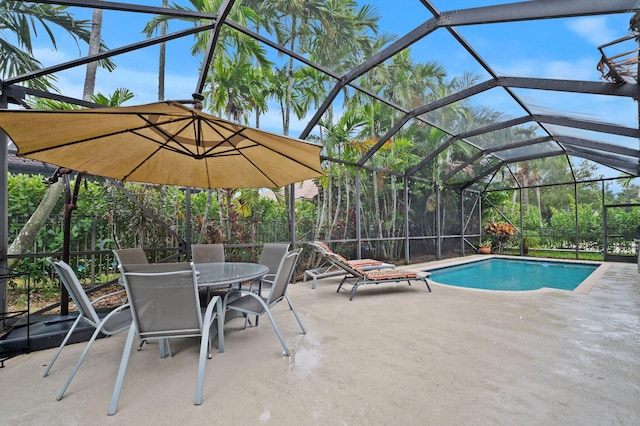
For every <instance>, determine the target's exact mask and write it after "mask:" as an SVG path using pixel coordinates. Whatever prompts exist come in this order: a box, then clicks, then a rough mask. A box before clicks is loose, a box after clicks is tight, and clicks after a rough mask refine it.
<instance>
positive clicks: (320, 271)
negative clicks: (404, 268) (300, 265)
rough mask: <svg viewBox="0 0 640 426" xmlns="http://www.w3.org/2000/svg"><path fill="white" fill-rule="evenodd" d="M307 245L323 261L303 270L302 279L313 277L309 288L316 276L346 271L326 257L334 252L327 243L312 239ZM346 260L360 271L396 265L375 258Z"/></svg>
mask: <svg viewBox="0 0 640 426" xmlns="http://www.w3.org/2000/svg"><path fill="white" fill-rule="evenodd" d="M309 245H310V246H311V247H313V250H314V251H315V252H316V253H319V254H320V255H321V256H322V257H323V259H324V262H323V263H322V264H321V265H320V266H319V267H317V268H315V269H307V270H306V271H304V276H303V277H302V281H307V277H311V278H312V279H313V281H312V282H311V288H316V280H317V279H318V278H325V277H334V276H336V275H344V274H345V273H346V272H345V271H344V270H343V269H342V268H340V267H337V266H336V265H335V264H334V263H333V262H332V261H331V259H329V258H328V257H327V256H328V255H329V254H335V253H334V252H333V250H331V249H330V248H329V246H328V245H326V244H325V243H323V242H322V241H314V242H312V243H309ZM346 262H347V263H348V264H349V265H350V266H352V267H355V268H359V269H360V270H362V271H372V270H377V269H395V267H396V265H394V264H392V263H385V262H383V261H381V260H376V259H353V260H347V261H346Z"/></svg>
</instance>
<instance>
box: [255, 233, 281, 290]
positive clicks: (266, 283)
mask: <svg viewBox="0 0 640 426" xmlns="http://www.w3.org/2000/svg"><path fill="white" fill-rule="evenodd" d="M288 252H289V243H265V244H264V245H263V246H262V253H261V254H260V260H259V261H258V263H259V264H261V265H265V266H268V267H269V272H268V273H267V275H265V276H264V277H262V278H261V279H260V280H259V281H257V284H259V288H260V289H261V290H269V289H270V288H271V287H272V286H273V281H274V279H275V277H276V272H278V267H279V266H280V262H282V258H283V257H285V256H286V255H287V253H288ZM255 284H256V283H252V284H251V288H252V289H254V288H255Z"/></svg>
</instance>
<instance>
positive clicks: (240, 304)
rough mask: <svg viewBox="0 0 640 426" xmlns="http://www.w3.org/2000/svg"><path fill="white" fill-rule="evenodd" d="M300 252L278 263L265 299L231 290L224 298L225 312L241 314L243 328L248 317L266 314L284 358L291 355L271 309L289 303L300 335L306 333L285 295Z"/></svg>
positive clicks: (287, 296)
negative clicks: (282, 303)
mask: <svg viewBox="0 0 640 426" xmlns="http://www.w3.org/2000/svg"><path fill="white" fill-rule="evenodd" d="M301 251H302V249H297V250H293V251H290V252H288V253H287V255H286V256H285V257H283V258H282V260H281V261H280V266H279V267H278V270H277V271H276V277H275V279H274V284H273V287H271V291H270V292H269V295H268V296H267V297H262V296H261V295H259V294H257V293H254V292H252V291H250V290H249V291H245V290H231V291H229V292H227V294H226V295H225V296H224V307H225V311H226V310H230V311H236V312H240V313H242V314H243V315H244V317H245V323H244V324H245V327H246V326H247V321H248V316H249V315H255V316H261V315H263V314H266V315H267V316H268V317H269V320H270V321H271V325H272V326H273V330H274V331H275V332H276V334H277V335H278V339H280V343H282V347H283V348H284V353H285V355H286V356H289V355H290V354H291V353H290V352H289V348H288V347H287V344H286V343H285V341H284V339H283V337H282V335H281V334H280V330H278V326H277V325H276V321H275V320H274V319H273V315H272V314H271V309H273V307H274V306H275V305H277V304H278V303H279V302H281V301H282V300H284V299H286V300H287V302H288V303H289V308H290V309H291V311H293V315H294V316H295V317H296V320H298V324H299V325H300V328H301V329H302V333H303V334H306V333H307V331H306V330H305V328H304V325H303V324H302V321H301V320H300V317H299V316H298V313H297V312H296V310H295V308H294V306H293V303H291V299H290V298H289V295H288V294H287V287H288V285H289V282H290V281H291V277H292V275H293V272H294V270H295V267H296V263H297V261H298V257H299V256H300V252H301ZM238 296H239V297H238ZM234 298H235V299H234Z"/></svg>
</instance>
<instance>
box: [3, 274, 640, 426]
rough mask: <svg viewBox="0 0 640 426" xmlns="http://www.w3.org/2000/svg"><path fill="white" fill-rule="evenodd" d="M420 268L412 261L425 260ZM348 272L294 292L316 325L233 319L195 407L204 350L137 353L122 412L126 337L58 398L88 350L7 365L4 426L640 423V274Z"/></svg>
mask: <svg viewBox="0 0 640 426" xmlns="http://www.w3.org/2000/svg"><path fill="white" fill-rule="evenodd" d="M422 266H423V265H411V266H410V267H407V269H414V270H415V269H421V267H422ZM339 281H340V278H339V277H337V278H324V279H322V280H319V281H318V286H317V288H316V289H315V290H311V288H310V287H311V284H310V283H308V282H307V283H303V282H298V283H297V284H295V285H293V286H291V287H290V295H291V298H292V300H293V301H294V303H295V304H296V309H297V310H298V312H299V313H300V314H301V316H302V319H303V321H304V322H305V326H306V328H307V330H308V333H307V334H306V335H302V334H301V333H300V329H299V328H297V327H298V326H297V323H296V321H295V318H294V317H293V315H292V314H291V313H290V312H289V311H288V309H287V308H286V304H281V305H279V306H278V308H276V310H275V312H274V315H275V317H276V321H278V324H279V327H280V329H281V332H282V333H283V336H284V338H285V340H286V341H287V343H288V345H289V347H290V349H291V350H292V355H291V357H288V358H287V357H283V356H282V355H281V351H282V347H281V346H280V343H279V342H278V339H277V337H276V336H275V333H274V332H273V329H272V328H271V326H270V324H268V321H267V320H266V318H263V320H262V321H261V323H260V326H259V327H252V328H248V329H246V330H242V325H243V321H242V320H240V319H237V320H234V321H232V322H229V323H228V324H227V325H226V327H225V331H226V338H225V349H226V351H225V353H223V354H218V353H214V356H213V358H212V359H211V360H209V361H207V371H206V378H205V387H204V401H203V404H202V405H201V406H194V405H193V397H194V392H195V377H196V368H197V351H198V345H197V343H196V342H195V341H194V340H184V341H182V342H175V343H173V344H172V348H173V350H174V357H173V358H167V359H160V358H159V357H158V352H157V347H156V346H155V345H153V344H151V345H147V346H145V347H144V349H143V350H142V351H141V352H133V353H132V355H131V359H130V362H129V368H128V371H127V376H126V378H125V382H124V387H123V390H122V395H121V399H120V404H119V405H118V412H117V414H116V415H115V416H111V417H109V416H107V414H106V413H107V408H108V404H109V400H110V397H111V392H112V390H113V385H114V383H115V374H116V371H117V369H118V364H119V361H120V357H121V355H122V348H123V344H124V339H125V333H122V334H120V335H117V336H113V337H110V338H107V339H100V340H98V341H97V342H96V343H95V344H94V347H92V349H91V352H90V353H89V356H88V358H87V360H86V361H85V363H84V364H83V366H82V367H81V369H80V371H79V372H78V374H77V376H76V378H75V379H74V381H73V382H72V384H71V386H70V388H69V390H68V391H67V394H66V396H65V398H64V399H62V400H61V401H56V400H55V395H56V394H57V392H58V390H59V388H60V387H61V386H62V383H63V382H64V380H65V379H66V376H67V374H68V373H69V371H70V369H71V367H72V365H73V363H75V361H76V359H77V357H78V356H79V354H80V352H81V351H82V349H83V348H84V344H74V345H70V346H68V347H67V348H65V350H64V351H63V352H62V355H61V357H60V358H59V360H58V361H57V363H56V365H55V366H54V368H53V369H52V372H51V374H50V376H49V377H46V378H43V377H42V371H43V369H44V365H45V364H46V363H48V361H49V360H50V358H51V356H52V355H53V352H54V349H50V350H44V351H38V352H33V353H30V354H27V355H20V356H18V357H16V358H13V359H11V360H9V361H7V362H6V366H5V368H3V369H0V383H1V384H2V386H1V388H2V394H1V395H0V424H3V425H42V424H46V425H85V424H96V425H102V424H104V425H125V424H126V425H139V424H160V425H162V424H183V425H191V424H198V423H204V422H215V423H220V424H235V425H253V424H278V425H285V424H286V425H294V424H297V425H302V424H318V425H365V424H367V425H370V424H375V425H397V424H405V425H427V424H429V425H431V424H433V425H563V426H564V425H581V426H584V425H614V424H615V425H638V424H639V421H640V420H639V419H640V274H639V273H638V269H637V265H635V264H618V263H616V264H610V265H609V267H608V268H607V269H606V270H605V271H604V272H603V273H602V275H601V276H600V278H598V280H597V283H596V284H595V285H594V286H593V288H592V289H591V291H590V292H589V293H588V294H580V293H577V292H567V291H561V290H548V291H529V292H523V293H510V292H494V291H481V290H469V289H464V288H455V287H450V286H442V285H438V284H432V285H431V288H432V290H433V292H432V293H428V292H427V291H426V289H425V286H424V285H423V284H418V283H416V284H414V285H412V286H407V285H406V284H398V285H393V284H389V285H386V284H385V285H379V286H363V287H361V288H360V289H358V291H357V293H356V296H355V297H354V299H353V301H351V302H350V301H349V296H348V293H347V292H341V293H336V288H337V285H338V283H339Z"/></svg>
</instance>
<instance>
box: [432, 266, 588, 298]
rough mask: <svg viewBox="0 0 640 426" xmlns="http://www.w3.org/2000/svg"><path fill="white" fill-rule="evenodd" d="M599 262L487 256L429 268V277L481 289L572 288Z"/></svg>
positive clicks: (439, 281)
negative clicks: (458, 263)
mask: <svg viewBox="0 0 640 426" xmlns="http://www.w3.org/2000/svg"><path fill="white" fill-rule="evenodd" d="M598 266H599V265H594V264H588V263H569V262H548V261H538V260H520V259H502V258H491V259H485V260H480V261H477V262H470V263H465V264H463V265H456V266H448V267H445V268H439V269H431V270H430V271H429V272H431V276H430V277H429V278H430V279H431V280H432V281H435V282H437V283H441V284H448V285H453V286H458V287H468V288H479V289H483V290H506V291H524V290H537V289H539V288H542V287H551V288H557V289H560V290H573V289H575V288H576V287H577V286H578V285H579V284H580V283H581V282H582V281H584V280H585V279H586V278H587V277H588V276H589V275H591V273H592V272H593V271H595V270H596V269H597V268H598Z"/></svg>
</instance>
